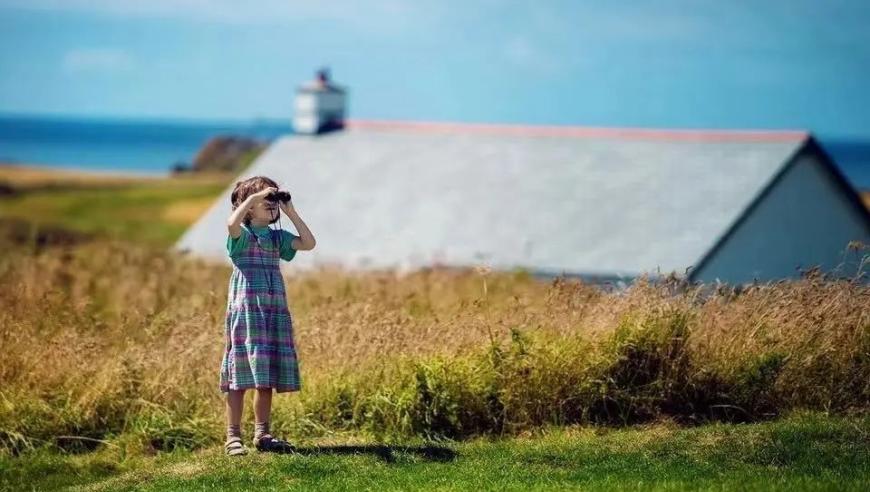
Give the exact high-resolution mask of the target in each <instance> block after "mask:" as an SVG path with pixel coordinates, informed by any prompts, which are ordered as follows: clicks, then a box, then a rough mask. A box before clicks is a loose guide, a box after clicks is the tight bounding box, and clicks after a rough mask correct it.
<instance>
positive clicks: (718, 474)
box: [0, 414, 870, 491]
mask: <svg viewBox="0 0 870 492" xmlns="http://www.w3.org/2000/svg"><path fill="white" fill-rule="evenodd" d="M868 439H870V421H868V419H867V418H866V417H864V418H840V417H827V416H822V415H818V414H797V415H794V416H791V417H789V418H785V419H782V420H779V421H777V422H769V423H762V424H751V425H737V424H712V425H706V426H703V427H694V428H681V427H678V426H675V425H668V424H662V423H659V424H655V425H649V426H643V427H638V428H632V429H610V428H588V427H568V428H562V429H550V430H544V431H539V432H535V433H530V434H529V435H526V436H522V437H516V438H512V439H495V440H492V439H477V440H474V441H471V442H464V443H432V442H421V441H405V442H400V443H392V444H389V445H387V444H381V443H372V442H363V443H359V442H355V441H354V440H347V439H343V440H339V441H338V442H339V443H340V444H336V443H335V442H334V441H335V440H332V441H330V440H323V439H321V440H312V441H301V442H299V443H298V445H297V453H296V454H292V455H274V454H267V455H263V454H259V455H258V454H252V455H248V456H245V457H242V458H241V459H238V458H236V459H234V458H228V457H226V456H224V455H222V454H221V452H220V450H219V449H218V448H214V447H212V448H207V449H203V450H201V451H197V452H190V451H176V452H173V453H163V454H161V455H159V456H156V457H141V456H133V457H127V456H123V455H121V454H120V453H119V452H118V450H115V449H111V448H109V449H105V450H102V451H99V452H95V453H90V454H85V455H78V456H75V455H74V456H58V455H56V454H52V453H49V452H47V451H43V452H38V453H34V454H28V455H25V456H21V457H18V458H8V457H0V466H2V467H3V469H4V471H3V474H2V475H0V481H2V482H0V485H2V486H3V487H6V488H9V489H22V488H24V489H30V488H32V489H34V490H48V489H55V488H61V487H68V486H72V487H75V488H76V489H78V490H95V491H96V490H112V491H115V490H179V491H182V490H183V491H187V490H239V489H248V488H254V487H256V488H257V489H258V490H286V489H288V488H293V489H294V490H296V489H298V490H308V489H312V490H317V489H319V490H411V489H427V490H432V489H435V490H450V489H464V490H529V489H560V490H561V489H569V488H570V489H582V490H644V491H646V490H662V491H664V490H668V491H674V490H838V491H846V490H856V491H858V490H867V489H868V487H870V452H868V451H870V450H868V446H870V444H868ZM22 484H26V486H23V487H22Z"/></svg>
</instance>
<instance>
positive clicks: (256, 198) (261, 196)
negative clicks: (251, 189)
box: [251, 186, 278, 203]
mask: <svg viewBox="0 0 870 492" xmlns="http://www.w3.org/2000/svg"><path fill="white" fill-rule="evenodd" d="M273 191H278V188H275V187H274V186H270V187H268V188H266V189H265V190H261V191H258V192H257V193H253V194H252V195H251V198H252V199H253V202H254V203H257V202H262V201H263V200H265V199H266V195H268V194H269V193H272V192H273Z"/></svg>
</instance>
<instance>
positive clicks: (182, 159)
mask: <svg viewBox="0 0 870 492" xmlns="http://www.w3.org/2000/svg"><path fill="white" fill-rule="evenodd" d="M288 133H292V127H291V125H290V121H289V120H288V121H287V122H286V123H284V122H275V121H262V122H261V121H252V122H250V123H221V122H208V121H205V122H192V121H145V120H141V121H137V120H122V119H95V118H94V119H92V118H60V117H56V118H50V117H30V116H2V115H0V163H6V164H22V165H44V166H51V167H61V168H74V169H83V170H89V171H105V172H121V173H131V174H149V175H166V174H169V171H170V169H171V168H172V166H173V165H174V164H176V163H185V164H190V163H191V162H192V161H193V159H194V157H195V156H196V153H197V152H198V151H199V149H200V148H201V147H202V146H203V145H204V144H205V143H206V142H207V141H208V140H209V139H210V138H212V137H215V136H218V135H234V136H244V137H252V138H257V139H260V140H271V139H274V138H276V137H278V136H280V135H286V134H288Z"/></svg>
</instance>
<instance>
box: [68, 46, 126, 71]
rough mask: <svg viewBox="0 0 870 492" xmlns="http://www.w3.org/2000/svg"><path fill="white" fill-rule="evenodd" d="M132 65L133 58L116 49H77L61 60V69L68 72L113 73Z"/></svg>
mask: <svg viewBox="0 0 870 492" xmlns="http://www.w3.org/2000/svg"><path fill="white" fill-rule="evenodd" d="M133 65H134V62H133V57H132V56H131V55H130V54H129V53H128V52H127V51H124V50H122V49H118V48H77V49H73V50H70V51H68V52H67V53H66V55H64V58H63V68H64V70H66V71H68V72H114V71H120V70H128V69H130V68H132V67H133Z"/></svg>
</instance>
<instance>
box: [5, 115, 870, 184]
mask: <svg viewBox="0 0 870 492" xmlns="http://www.w3.org/2000/svg"><path fill="white" fill-rule="evenodd" d="M290 133H292V127H291V125H290V120H289V118H288V120H287V121H286V122H281V121H271V120H270V121H252V122H249V123H244V122H241V123H220V122H208V121H203V122H193V121H145V120H122V119H91V118H59V117H55V118H51V117H42V116H40V117H37V116H10V115H0V163H7V164H8V163H11V164H27V165H31V164H32V165H45V166H52V167H62V168H75V169H84V170H90V171H107V172H123V173H135V174H152V175H165V174H168V173H169V171H170V169H171V168H172V166H173V165H174V164H176V163H186V164H189V163H191V162H192V161H193V158H194V156H195V155H196V153H197V151H198V150H199V149H200V148H201V147H202V145H203V144H204V143H205V142H207V141H208V140H209V139H210V138H211V137H214V136H217V135H236V136H246V137H252V138H257V139H261V140H271V139H274V138H276V137H278V136H281V135H286V134H290ZM819 141H820V143H821V144H822V147H824V149H825V150H826V151H827V152H828V153H829V154H830V155H831V156H832V157H833V158H834V161H835V162H836V163H837V164H838V166H839V167H840V169H841V170H842V171H843V174H845V175H846V177H847V178H848V179H849V180H850V181H851V182H852V184H853V186H855V187H856V188H859V189H865V190H867V189H870V140H843V139H824V138H821V139H819Z"/></svg>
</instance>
